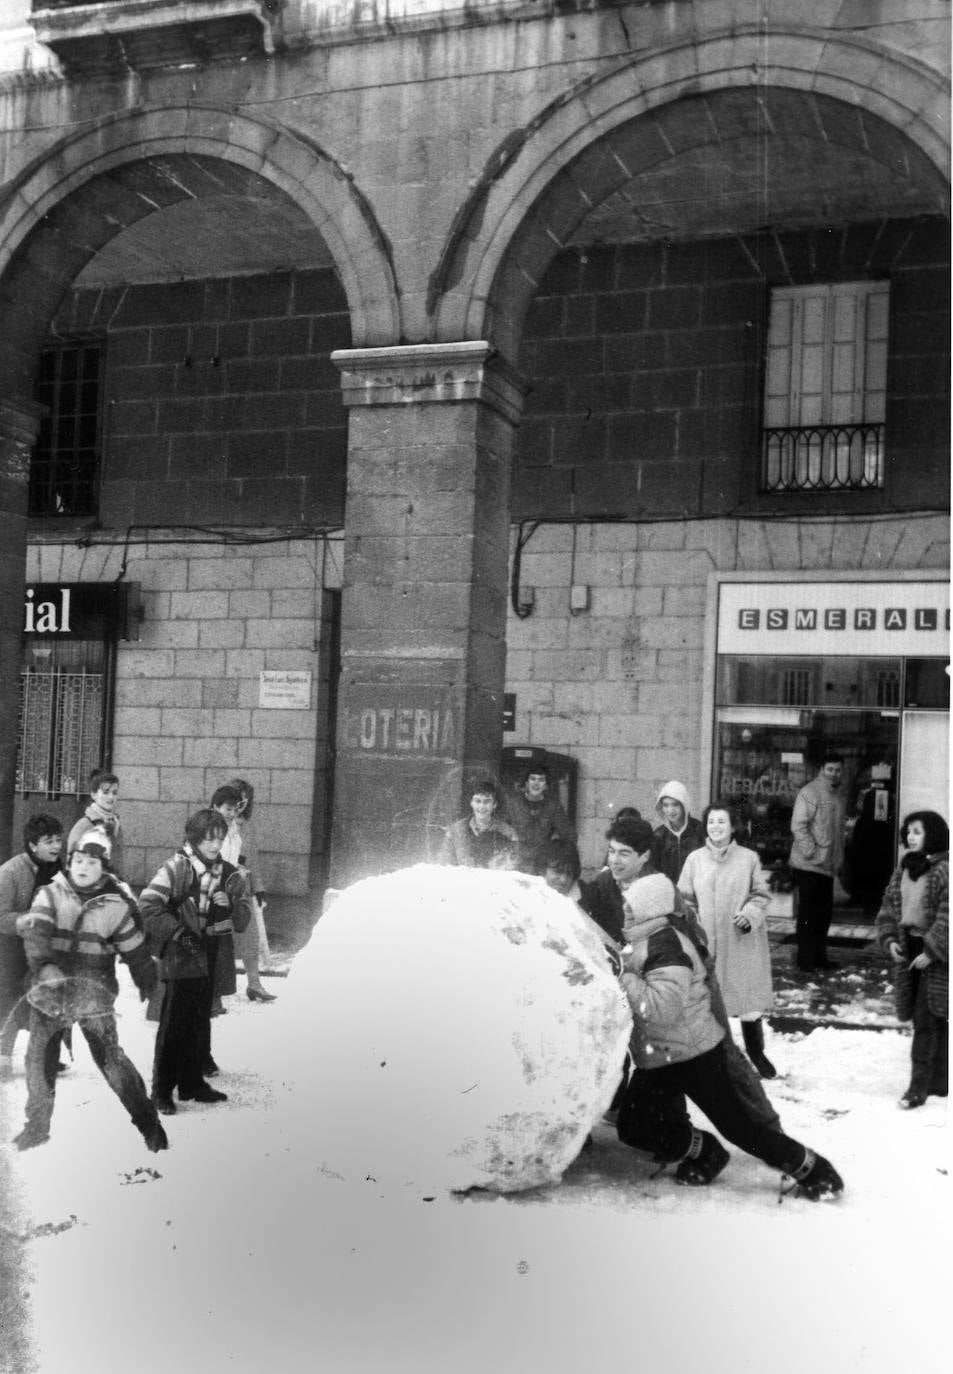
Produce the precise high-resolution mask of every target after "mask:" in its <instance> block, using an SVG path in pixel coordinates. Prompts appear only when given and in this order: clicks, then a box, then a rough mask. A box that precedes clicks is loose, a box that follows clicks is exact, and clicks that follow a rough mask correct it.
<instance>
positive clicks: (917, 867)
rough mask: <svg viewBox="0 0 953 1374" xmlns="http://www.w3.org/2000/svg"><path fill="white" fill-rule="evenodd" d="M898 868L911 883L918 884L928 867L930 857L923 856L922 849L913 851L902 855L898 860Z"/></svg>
mask: <svg viewBox="0 0 953 1374" xmlns="http://www.w3.org/2000/svg"><path fill="white" fill-rule="evenodd" d="M900 867H901V868H902V869H903V870H904V872H905V873H906V874H907V875H908V876H909V878H910V881H911V882H912V883H916V882H919V880H920V879H921V878H922V877H923V875H924V873H926V871H927V869H928V868H929V867H930V856H929V855H928V854H924V852H923V850H922V849H915V850H913V852H912V853H910V854H904V856H903V858H902V859H901V860H900Z"/></svg>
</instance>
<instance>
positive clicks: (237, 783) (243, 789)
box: [225, 778, 255, 821]
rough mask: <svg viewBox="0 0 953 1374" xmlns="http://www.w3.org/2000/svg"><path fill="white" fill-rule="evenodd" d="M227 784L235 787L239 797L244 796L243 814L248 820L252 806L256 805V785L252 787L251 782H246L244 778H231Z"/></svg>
mask: <svg viewBox="0 0 953 1374" xmlns="http://www.w3.org/2000/svg"><path fill="white" fill-rule="evenodd" d="M225 786H226V787H232V788H234V790H235V791H236V792H237V793H238V795H239V797H244V799H245V810H244V811H243V812H242V815H243V816H244V818H245V820H246V821H247V820H248V817H249V816H250V815H251V813H252V807H253V806H254V805H255V789H254V787H252V785H251V783H250V782H246V781H245V779H244V778H229V780H228V782H227V783H226V784H225Z"/></svg>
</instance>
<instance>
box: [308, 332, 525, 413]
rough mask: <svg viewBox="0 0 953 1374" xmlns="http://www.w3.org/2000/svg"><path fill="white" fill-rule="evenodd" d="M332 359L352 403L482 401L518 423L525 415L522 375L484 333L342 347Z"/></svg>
mask: <svg viewBox="0 0 953 1374" xmlns="http://www.w3.org/2000/svg"><path fill="white" fill-rule="evenodd" d="M331 361H332V362H333V363H334V364H335V365H336V366H337V367H338V368H339V369H340V371H341V391H342V394H343V398H344V404H345V405H346V406H372V405H411V404H414V405H422V404H431V405H433V404H441V405H447V404H452V403H455V402H456V403H459V402H461V401H480V402H482V403H483V404H485V405H489V406H491V407H492V408H493V409H494V410H496V411H498V412H499V414H500V415H502V416H503V417H504V418H505V419H507V420H509V421H510V422H511V423H512V424H514V425H515V424H518V423H519V420H520V416H521V415H522V410H523V392H524V390H525V384H524V383H523V380H522V378H521V377H520V375H519V373H518V372H516V370H515V369H514V368H513V367H511V366H510V365H509V363H507V362H505V360H504V359H503V358H502V357H500V356H499V355H498V354H497V353H496V351H495V350H494V349H493V347H492V346H491V345H490V344H489V343H487V342H486V341H485V340H482V339H480V340H476V341H473V342H465V343H443V344H435V343H428V344H405V345H399V346H396V347H391V348H339V349H337V350H335V352H333V353H332V354H331Z"/></svg>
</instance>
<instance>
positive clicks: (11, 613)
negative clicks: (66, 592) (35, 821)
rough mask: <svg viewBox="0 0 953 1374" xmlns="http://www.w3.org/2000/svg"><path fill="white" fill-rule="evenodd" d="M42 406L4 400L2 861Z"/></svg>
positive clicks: (0, 456) (12, 844)
mask: <svg viewBox="0 0 953 1374" xmlns="http://www.w3.org/2000/svg"><path fill="white" fill-rule="evenodd" d="M40 415H41V411H40V408H39V406H36V405H33V404H32V403H31V402H28V401H19V402H17V401H3V400H0V526H2V529H3V539H2V541H0V862H2V861H3V860H6V859H8V858H9V857H10V855H11V853H13V852H14V851H15V850H16V849H17V848H18V847H19V837H18V836H13V834H12V829H13V799H14V787H15V779H16V766H17V727H18V718H19V711H18V709H17V703H18V702H19V699H20V695H19V694H20V658H21V645H22V640H23V597H24V583H25V579H26V512H27V479H28V478H29V475H30V455H31V453H32V451H33V442H34V440H35V439H36V432H37V430H38V429H39V427H40Z"/></svg>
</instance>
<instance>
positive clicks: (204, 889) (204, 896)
mask: <svg viewBox="0 0 953 1374" xmlns="http://www.w3.org/2000/svg"><path fill="white" fill-rule="evenodd" d="M182 853H183V854H184V855H185V857H186V858H187V859H188V861H189V863H190V864H191V865H192V871H193V873H194V874H195V876H196V877H197V878H198V880H199V900H198V909H199V915H200V916H205V915H207V914H208V909H209V904H210V903H211V900H212V898H213V896H214V895H215V893H216V892H217V891H218V889H219V888H220V887H221V885H222V861H221V859H220V858H219V859H216V860H215V862H214V863H212V864H207V863H206V862H205V860H204V859H203V858H202V857H201V855H199V854H196V852H195V850H194V849H193V848H192V846H191V845H190V844H185V845H183V846H182Z"/></svg>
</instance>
